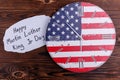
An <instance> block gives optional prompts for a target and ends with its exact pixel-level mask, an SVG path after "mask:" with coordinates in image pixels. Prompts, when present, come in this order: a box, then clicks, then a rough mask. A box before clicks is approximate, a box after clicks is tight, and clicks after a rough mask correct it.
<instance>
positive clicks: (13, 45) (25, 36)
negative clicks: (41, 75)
mask: <svg viewBox="0 0 120 80" xmlns="http://www.w3.org/2000/svg"><path fill="white" fill-rule="evenodd" d="M49 21H50V17H48V16H45V15H41V16H35V17H31V18H27V19H24V20H21V21H19V22H17V23H16V24H14V25H12V26H11V27H9V28H8V29H7V30H6V32H5V35H4V38H3V42H4V49H5V50H6V51H9V52H18V53H25V52H28V51H31V50H34V49H37V48H39V47H42V46H44V45H45V34H46V28H47V26H48V23H49Z"/></svg>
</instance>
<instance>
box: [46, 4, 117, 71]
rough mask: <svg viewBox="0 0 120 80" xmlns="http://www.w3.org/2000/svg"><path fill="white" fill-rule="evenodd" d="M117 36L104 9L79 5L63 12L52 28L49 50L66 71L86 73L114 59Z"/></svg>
mask: <svg viewBox="0 0 120 80" xmlns="http://www.w3.org/2000/svg"><path fill="white" fill-rule="evenodd" d="M115 41H116V32H115V28H114V25H113V23H112V20H111V18H110V17H109V16H108V15H107V13H106V12H105V11H104V10H103V9H101V8H100V7H98V6H96V5H94V4H91V3H86V2H75V3H71V4H68V5H66V6H65V7H63V8H61V9H59V10H58V11H57V12H56V13H55V14H54V15H53V16H52V19H51V21H50V23H49V25H48V28H47V33H46V46H47V49H48V52H49V54H50V56H51V57H52V59H53V60H54V61H55V62H56V63H57V64H58V65H59V66H61V67H62V68H64V69H66V70H68V71H72V72H76V73H83V72H88V71H92V70H94V69H96V68H98V67H100V66H101V65H103V64H104V63H105V62H106V61H107V60H108V58H109V57H110V56H111V54H112V51H113V49H114V45H115Z"/></svg>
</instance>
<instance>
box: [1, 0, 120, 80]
mask: <svg viewBox="0 0 120 80" xmlns="http://www.w3.org/2000/svg"><path fill="white" fill-rule="evenodd" d="M77 1H86V2H91V3H93V4H96V5H98V6H100V7H101V8H103V9H104V10H105V11H106V12H107V13H108V14H109V15H110V17H111V18H112V20H113V22H114V25H115V28H116V34H117V38H116V40H117V41H116V46H115V49H114V51H113V54H112V56H111V57H110V59H109V60H108V61H107V62H106V63H105V64H104V65H103V66H101V67H100V68H98V69H96V70H94V71H92V72H89V73H82V74H80V73H72V72H69V71H66V70H64V69H62V68H60V67H59V66H58V65H56V64H55V63H54V62H53V61H52V59H51V58H50V56H49V54H48V52H47V50H46V47H45V46H44V47H42V48H39V49H36V50H34V51H31V52H28V53H26V54H16V53H12V52H5V51H4V47H3V46H4V45H3V41H2V40H3V36H4V32H5V30H6V29H7V28H8V27H9V26H11V25H12V24H14V23H15V22H17V21H19V20H22V19H24V18H28V17H31V16H35V15H42V14H45V15H48V16H52V15H53V14H54V13H55V12H56V11H57V10H58V9H59V8H61V7H63V6H65V5H66V4H68V3H72V2H77ZM119 52H120V0H0V80H119V79H120V53H119Z"/></svg>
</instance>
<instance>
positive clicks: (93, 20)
mask: <svg viewBox="0 0 120 80" xmlns="http://www.w3.org/2000/svg"><path fill="white" fill-rule="evenodd" d="M81 22H82V24H84V23H105V22H107V23H112V20H111V19H110V18H109V17H94V18H82V19H81Z"/></svg>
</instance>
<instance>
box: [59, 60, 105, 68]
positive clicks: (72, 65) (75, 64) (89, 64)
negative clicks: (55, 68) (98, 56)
mask: <svg viewBox="0 0 120 80" xmlns="http://www.w3.org/2000/svg"><path fill="white" fill-rule="evenodd" d="M104 62H105V61H101V62H96V63H95V62H83V68H85V67H99V66H101V65H102V64H104ZM58 65H60V66H61V67H63V68H79V62H71V63H67V64H64V63H58Z"/></svg>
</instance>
